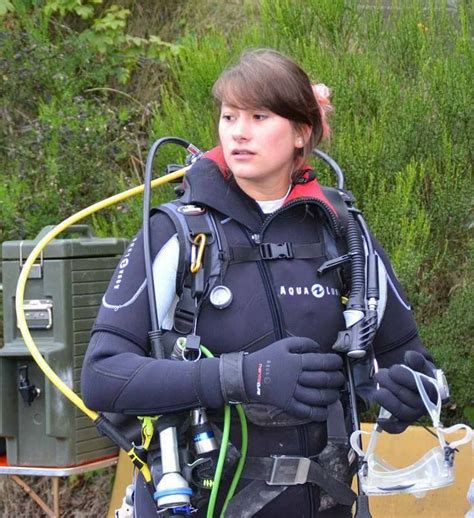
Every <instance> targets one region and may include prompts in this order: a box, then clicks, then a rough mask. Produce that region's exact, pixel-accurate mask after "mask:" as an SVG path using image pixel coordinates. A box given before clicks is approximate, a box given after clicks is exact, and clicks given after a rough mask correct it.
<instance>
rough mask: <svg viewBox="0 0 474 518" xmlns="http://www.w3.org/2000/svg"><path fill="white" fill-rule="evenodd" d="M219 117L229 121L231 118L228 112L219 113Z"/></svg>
mask: <svg viewBox="0 0 474 518" xmlns="http://www.w3.org/2000/svg"><path fill="white" fill-rule="evenodd" d="M221 119H222V120H224V121H230V120H232V115H230V114H228V113H223V114H222V115H221Z"/></svg>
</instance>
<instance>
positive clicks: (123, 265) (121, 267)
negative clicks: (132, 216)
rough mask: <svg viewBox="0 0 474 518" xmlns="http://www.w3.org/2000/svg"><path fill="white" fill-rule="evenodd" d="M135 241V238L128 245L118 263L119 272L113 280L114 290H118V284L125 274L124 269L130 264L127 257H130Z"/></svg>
mask: <svg viewBox="0 0 474 518" xmlns="http://www.w3.org/2000/svg"><path fill="white" fill-rule="evenodd" d="M136 240H137V238H135V239H133V240H132V242H131V243H130V246H129V247H128V248H127V251H126V252H125V255H124V256H123V257H122V259H121V261H120V264H119V271H118V274H117V278H116V279H115V284H114V290H118V289H119V288H120V284H121V283H122V278H123V274H124V272H125V268H127V266H128V265H129V263H130V259H129V257H130V255H131V253H132V252H133V247H134V246H135V242H136Z"/></svg>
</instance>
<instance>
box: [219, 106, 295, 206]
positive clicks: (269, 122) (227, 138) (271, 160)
mask: <svg viewBox="0 0 474 518" xmlns="http://www.w3.org/2000/svg"><path fill="white" fill-rule="evenodd" d="M219 138H220V142H221V146H222V149H223V152H224V157H225V160H226V162H227V165H228V166H229V168H230V170H231V171H232V174H233V175H234V177H235V179H236V181H237V183H238V184H239V185H240V187H241V188H242V189H243V190H244V191H246V192H247V194H250V195H252V192H250V193H249V188H250V191H252V187H256V188H257V190H258V191H260V192H268V196H269V198H268V199H272V198H271V196H272V195H273V193H272V192H270V191H274V194H275V195H276V197H279V196H278V195H280V196H283V194H284V192H286V191H287V189H288V185H289V182H290V175H291V172H292V170H293V167H294V163H295V148H301V147H303V145H304V141H303V139H302V137H301V136H300V135H298V134H297V132H296V131H295V129H294V127H293V125H292V123H291V122H290V121H289V120H288V119H285V118H284V117H280V116H279V115H276V114H275V113H273V112H271V111H269V110H267V109H241V108H236V107H234V106H231V105H227V104H223V105H222V107H221V115H220V120H219ZM246 187H247V188H246ZM283 188H284V192H283V194H280V193H279V192H277V191H281V190H282V189H283ZM257 199H258V198H257ZM260 199H262V198H260Z"/></svg>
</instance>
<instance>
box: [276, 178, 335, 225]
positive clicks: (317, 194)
mask: <svg viewBox="0 0 474 518" xmlns="http://www.w3.org/2000/svg"><path fill="white" fill-rule="evenodd" d="M298 198H315V199H317V200H320V201H322V202H324V203H325V204H326V205H328V206H329V208H330V209H331V210H332V211H333V213H334V214H335V215H336V216H338V213H337V210H336V209H335V208H334V205H333V204H332V203H331V202H330V201H329V200H328V199H327V197H326V195H325V194H324V192H323V190H322V189H321V186H320V185H319V183H318V180H316V178H315V179H314V180H311V181H310V182H308V183H297V184H296V185H295V186H294V187H293V189H292V190H291V192H290V194H289V195H288V197H287V198H286V200H285V204H286V203H289V202H290V201H294V200H297V199H298Z"/></svg>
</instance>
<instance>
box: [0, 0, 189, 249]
mask: <svg viewBox="0 0 474 518" xmlns="http://www.w3.org/2000/svg"><path fill="white" fill-rule="evenodd" d="M101 3H102V1H101V0H94V1H92V2H89V3H86V2H81V1H75V0H54V1H53V0H51V1H47V2H44V4H43V6H42V7H41V8H40V7H36V8H29V7H28V2H26V1H25V2H13V4H12V9H11V11H12V12H11V13H10V14H7V15H6V16H5V17H4V21H5V22H6V23H5V29H4V30H3V32H2V34H1V36H2V37H1V38H0V49H1V56H2V58H1V59H0V77H2V82H1V84H0V97H1V99H2V101H1V112H0V113H1V119H0V149H1V154H0V170H1V171H2V182H1V184H0V197H1V199H2V204H1V208H0V240H1V241H4V240H6V239H15V238H19V237H22V238H28V237H29V238H31V237H33V236H34V235H35V234H36V233H37V232H38V230H39V229H40V228H41V227H42V226H43V225H45V224H48V223H54V222H57V221H58V220H61V219H63V218H65V217H66V216H69V215H70V214H71V213H74V212H76V210H77V209H78V208H82V207H84V206H87V205H89V204H90V203H93V202H95V201H97V200H99V199H102V198H103V197H104V196H107V195H111V194H113V193H115V192H117V191H118V190H120V189H122V190H123V188H124V187H125V186H127V185H128V184H130V182H131V181H134V182H137V181H138V182H140V181H141V169H142V163H143V157H142V154H143V152H144V149H145V148H146V146H147V145H148V141H147V138H146V134H145V132H144V130H143V128H144V124H146V121H147V118H148V117H149V115H150V113H151V111H150V107H148V106H144V105H142V104H141V103H140V102H139V101H137V100H136V99H134V98H133V97H132V96H130V95H129V94H127V93H126V92H124V91H122V90H119V89H118V88H116V87H115V83H116V82H117V81H119V82H123V81H126V80H127V79H128V76H129V74H130V72H131V71H133V68H134V67H135V66H137V65H138V63H139V59H145V60H148V61H154V62H155V64H156V66H161V65H160V63H161V64H163V63H164V62H165V60H166V59H167V58H168V55H169V54H173V53H175V52H177V50H178V49H179V47H178V46H177V45H173V44H167V43H165V42H163V41H161V39H160V38H159V36H158V35H152V36H150V37H149V38H148V39H144V38H138V37H134V36H131V35H130V34H127V32H126V19H127V17H128V15H129V13H130V11H129V10H127V9H123V8H120V7H118V6H116V5H112V6H109V7H107V8H105V10H104V12H102V13H99V15H98V17H95V18H93V15H94V14H95V10H96V9H97V8H98V6H99V5H100V4H101ZM13 7H14V9H13ZM73 15H74V16H75V18H79V20H80V21H84V23H87V24H88V25H86V26H84V27H83V28H82V30H81V31H75V30H73V29H71V28H70V27H68V26H67V25H65V21H66V20H65V19H64V17H67V16H69V17H71V16H73ZM69 19H70V18H67V20H68V21H69ZM76 21H77V20H76ZM18 85H22V87H21V88H19V87H18ZM110 97H113V98H114V100H115V103H111V102H110V100H109V98H110ZM130 163H131V164H132V167H130ZM124 171H127V174H124ZM19 200H21V203H19ZM135 228H136V227H135Z"/></svg>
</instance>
